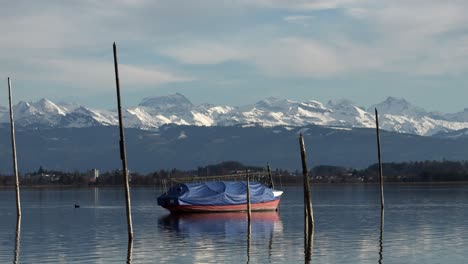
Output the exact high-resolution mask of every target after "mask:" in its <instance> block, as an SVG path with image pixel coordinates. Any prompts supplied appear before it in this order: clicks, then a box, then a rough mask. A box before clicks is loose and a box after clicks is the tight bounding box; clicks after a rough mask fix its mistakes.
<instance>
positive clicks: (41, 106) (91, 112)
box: [0, 93, 468, 136]
mask: <svg viewBox="0 0 468 264" xmlns="http://www.w3.org/2000/svg"><path fill="white" fill-rule="evenodd" d="M374 108H377V109H378V110H379V121H380V126H381V128H382V129H385V130H389V131H395V132H400V133H411V134H417V135H425V136H430V135H434V134H439V133H443V132H450V131H456V130H460V129H466V128H468V108H467V109H464V110H463V111H461V112H459V113H450V114H444V113H436V112H427V111H425V110H424V109H422V108H420V107H416V106H413V105H412V104H410V103H409V102H408V101H406V100H405V99H400V98H394V97H388V98H387V99H386V100H385V101H383V102H381V103H378V104H375V105H372V106H371V107H369V108H368V109H367V111H366V110H365V109H364V108H363V107H358V106H356V105H355V104H353V103H352V102H351V101H348V100H339V101H329V102H328V103H327V104H322V103H320V102H317V101H313V100H307V101H303V102H299V101H294V100H287V99H279V98H274V97H269V98H266V99H263V100H260V101H259V102H257V103H255V104H251V105H245V106H240V107H232V106H217V105H211V104H201V105H194V104H192V102H190V100H188V99H187V98H186V97H185V96H183V95H182V94H179V93H177V94H173V95H168V96H157V97H148V98H144V99H143V100H142V101H141V103H140V104H139V105H138V106H135V107H130V108H127V109H125V111H124V123H125V126H126V127H132V128H140V129H158V128H159V127H161V126H162V125H165V124H176V125H195V126H232V125H260V126H265V127H272V126H287V127H295V126H305V125H309V124H315V125H321V126H330V127H345V128H353V127H366V128H372V127H374V126H375V117H374ZM13 109H14V115H15V120H16V125H17V126H18V127H23V128H36V129H37V128H43V127H64V128H79V127H90V126H111V125H117V124H118V117H117V112H115V111H109V110H101V109H93V108H89V107H85V106H80V105H75V104H67V103H64V104H56V103H53V102H51V101H49V100H47V99H41V100H39V101H37V102H19V103H18V104H16V105H15V106H14V107H13ZM8 122H9V113H8V110H7V108H5V107H2V106H0V123H8Z"/></svg>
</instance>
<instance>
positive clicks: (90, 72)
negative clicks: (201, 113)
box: [0, 0, 468, 112]
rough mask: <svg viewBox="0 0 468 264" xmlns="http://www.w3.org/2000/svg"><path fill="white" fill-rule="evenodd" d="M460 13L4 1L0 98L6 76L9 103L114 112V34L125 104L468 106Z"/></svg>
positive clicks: (270, 3)
mask: <svg viewBox="0 0 468 264" xmlns="http://www.w3.org/2000/svg"><path fill="white" fill-rule="evenodd" d="M467 13H468V2H467V1H458V0H451V1H436V0H392V1H380V0H375V1H372V0H316V1H313V0H312V1H305V0H289V1H279V0H238V1H228V0H200V1H180V0H170V1H169V0H166V1H155V0H115V1H110V0H101V1H94V0H81V1H59V0H55V1H54V0H49V1H32V0H30V1H22V0H16V1H5V2H4V3H2V8H1V9H0V32H2V33H1V41H0V76H2V77H1V79H3V80H4V91H5V92H4V96H0V104H2V105H6V104H7V102H6V100H5V98H6V96H7V93H6V91H7V90H6V78H7V77H8V76H11V77H12V78H13V85H14V100H15V101H16V102H17V101H19V100H24V101H35V100H37V99H40V98H43V97H46V98H49V99H51V100H53V101H61V100H63V101H73V102H77V103H80V104H83V105H87V106H94V107H102V108H115V84H114V72H113V61H112V43H113V42H114V41H115V42H116V43H117V46H118V51H119V64H120V72H121V76H120V78H121V84H122V94H123V96H124V98H123V102H124V104H125V105H127V106H131V105H136V104H138V102H139V101H140V100H141V99H142V98H143V97H148V96H157V95H166V94H170V93H175V92H180V93H182V94H184V95H186V96H187V97H188V98H189V99H190V100H192V101H193V102H194V103H203V102H210V103H214V104H228V105H243V104H248V103H253V102H255V101H258V100H260V99H262V98H264V97H269V96H276V97H282V98H289V99H295V100H308V99H314V100H318V101H321V102H326V101H328V100H330V99H340V98H347V99H350V100H352V101H354V102H355V103H356V104H357V105H362V106H369V105H370V104H373V103H377V102H379V101H382V100H384V99H385V98H386V97H387V96H396V97H404V98H406V99H407V100H409V101H410V102H412V103H414V104H415V105H418V106H421V107H424V108H426V109H427V110H440V111H445V112H455V111H460V110H462V109H463V108H464V107H468V100H467V99H466V98H468V16H467V15H466V14H467ZM0 87H1V86H0Z"/></svg>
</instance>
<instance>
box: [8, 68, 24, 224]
mask: <svg viewBox="0 0 468 264" xmlns="http://www.w3.org/2000/svg"><path fill="white" fill-rule="evenodd" d="M11 97H12V95H11V80H10V77H8V99H9V101H10V127H11V148H12V150H13V173H14V174H15V187H16V214H17V216H18V217H20V216H21V202H20V190H19V176H18V164H17V162H16V139H15V119H14V117H13V103H12V99H11Z"/></svg>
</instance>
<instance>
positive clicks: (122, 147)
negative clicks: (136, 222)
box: [113, 42, 133, 240]
mask: <svg viewBox="0 0 468 264" xmlns="http://www.w3.org/2000/svg"><path fill="white" fill-rule="evenodd" d="M113 48H114V68H115V86H116V88H117V106H118V107H117V109H118V112H119V127H120V159H121V160H122V173H123V176H124V186H125V200H126V201H127V224H128V239H129V240H132V239H133V226H132V208H131V204H130V186H129V182H128V169H127V154H126V151H125V135H124V128H123V121H122V103H121V100H120V83H119V67H118V63H117V48H116V46H115V42H114V46H113Z"/></svg>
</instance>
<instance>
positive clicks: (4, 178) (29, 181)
mask: <svg viewBox="0 0 468 264" xmlns="http://www.w3.org/2000/svg"><path fill="white" fill-rule="evenodd" d="M246 170H248V171H250V172H264V173H263V175H265V176H266V175H267V173H266V168H263V167H258V166H246V165H243V164H241V163H239V162H234V161H228V162H222V163H219V164H216V165H208V166H204V167H198V168H197V169H195V170H179V169H175V168H174V169H171V170H159V171H155V172H151V173H148V174H141V173H137V172H130V176H131V179H130V182H131V184H132V185H135V186H138V185H141V186H145V185H146V186H152V185H164V184H166V183H168V182H170V181H171V180H177V179H180V178H190V179H193V180H196V179H202V178H205V177H210V176H214V175H226V174H236V173H244V172H245V171H246ZM271 173H272V176H273V178H274V181H275V182H281V183H282V184H301V183H302V177H301V176H302V172H301V171H299V170H295V171H289V170H284V169H274V170H272V172H271ZM95 175H96V174H95V173H94V170H91V171H87V172H78V171H75V172H63V171H56V170H47V169H44V168H42V167H40V168H39V169H38V170H37V171H35V172H30V173H27V174H24V175H22V176H21V178H20V183H21V185H23V186H40V185H83V186H85V185H93V186H113V185H122V184H123V177H122V171H121V170H114V171H107V172H104V173H101V174H100V175H99V176H98V177H95ZM310 175H311V180H312V182H313V183H373V182H378V164H373V165H371V166H369V167H367V168H364V169H353V168H346V167H340V166H330V165H319V166H315V167H313V168H312V169H311V170H310ZM383 175H384V180H385V182H452V181H468V161H446V160H444V161H415V162H401V163H394V162H392V163H383ZM265 178H266V177H263V178H262V177H257V178H255V180H257V181H263V180H265V181H266V179H265ZM13 185H14V177H11V175H0V186H13Z"/></svg>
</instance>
